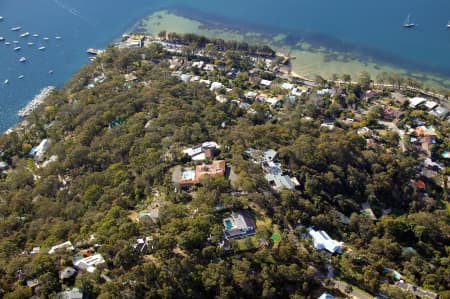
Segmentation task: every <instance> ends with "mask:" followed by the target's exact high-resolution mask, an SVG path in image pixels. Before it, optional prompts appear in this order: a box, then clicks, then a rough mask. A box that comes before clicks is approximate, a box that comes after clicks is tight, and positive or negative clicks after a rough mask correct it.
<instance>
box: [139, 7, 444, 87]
mask: <svg viewBox="0 0 450 299" xmlns="http://www.w3.org/2000/svg"><path fill="white" fill-rule="evenodd" d="M222 19H224V18H219V19H218V20H214V21H209V20H208V19H207V18H206V16H203V15H202V14H201V13H196V12H193V11H191V10H189V9H186V10H183V9H181V8H174V9H165V10H160V11H155V12H153V13H151V14H150V15H148V16H147V18H145V19H143V20H142V21H141V22H140V23H138V24H137V25H136V26H135V28H136V29H138V30H142V31H144V32H146V33H149V34H152V35H156V34H157V33H159V32H160V31H162V30H167V31H169V32H178V33H196V34H199V35H204V36H207V37H213V38H214V37H215V38H222V39H224V40H237V41H246V42H248V43H250V44H251V43H253V44H262V43H264V44H267V45H269V46H270V47H272V48H274V50H276V51H277V52H283V53H289V55H290V56H291V57H295V58H296V59H295V60H293V61H292V70H293V71H295V72H296V73H297V74H299V75H301V77H303V78H308V79H310V80H311V79H313V78H314V77H315V75H320V76H322V77H324V78H326V79H330V78H331V77H332V76H333V75H334V74H338V75H342V74H345V73H349V74H350V75H351V76H352V78H356V77H357V76H358V75H359V74H360V73H361V72H362V71H367V72H369V73H370V74H371V76H372V78H373V79H375V78H376V76H377V75H378V74H380V73H382V72H390V73H393V72H395V73H399V74H400V75H402V76H407V77H412V78H414V79H417V80H419V81H421V82H423V83H424V86H425V87H429V88H433V89H448V88H450V76H444V75H440V74H435V73H431V72H426V71H418V70H415V69H407V68H403V67H401V66H399V65H395V64H392V63H388V62H383V61H378V60H377V59H376V58H374V57H371V56H370V55H362V54H360V53H357V52H356V53H354V52H339V51H336V50H333V49H331V48H326V47H324V46H319V45H314V44H311V43H309V42H308V41H306V40H305V39H303V40H299V41H297V43H295V40H294V41H292V40H291V41H288V40H289V39H291V38H292V36H291V35H292V34H291V33H289V32H286V33H283V32H280V31H278V32H277V31H276V30H268V31H267V32H264V33H263V32H261V31H253V29H254V28H255V27H257V26H250V25H248V24H247V25H244V26H243V27H244V29H240V28H237V26H233V25H230V26H229V25H228V24H226V23H222V21H223V20H222ZM266 27H267V26H266ZM261 28H264V26H262V27H261ZM248 29H251V31H246V30H248ZM290 34H291V35H290Z"/></svg>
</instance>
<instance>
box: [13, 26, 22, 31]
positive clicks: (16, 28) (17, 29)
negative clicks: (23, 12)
mask: <svg viewBox="0 0 450 299" xmlns="http://www.w3.org/2000/svg"><path fill="white" fill-rule="evenodd" d="M20 29H22V27H20V26H17V27H13V28H11V31H19V30H20Z"/></svg>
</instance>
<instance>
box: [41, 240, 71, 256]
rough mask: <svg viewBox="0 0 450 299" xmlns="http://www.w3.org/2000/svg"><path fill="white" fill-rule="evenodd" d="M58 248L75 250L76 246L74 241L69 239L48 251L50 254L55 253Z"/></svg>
mask: <svg viewBox="0 0 450 299" xmlns="http://www.w3.org/2000/svg"><path fill="white" fill-rule="evenodd" d="M58 250H66V251H72V250H75V247H73V245H72V242H70V241H67V242H64V243H62V244H58V245H55V246H53V247H52V248H50V250H49V251H48V253H49V254H54V253H56V252H57V251H58Z"/></svg>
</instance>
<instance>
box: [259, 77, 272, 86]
mask: <svg viewBox="0 0 450 299" xmlns="http://www.w3.org/2000/svg"><path fill="white" fill-rule="evenodd" d="M260 83H261V85H264V86H266V87H269V86H270V85H271V84H272V81H269V80H266V79H262V80H261V82H260Z"/></svg>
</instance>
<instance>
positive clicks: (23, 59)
mask: <svg viewBox="0 0 450 299" xmlns="http://www.w3.org/2000/svg"><path fill="white" fill-rule="evenodd" d="M25 61H27V59H26V58H25V57H20V59H19V62H25Z"/></svg>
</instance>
